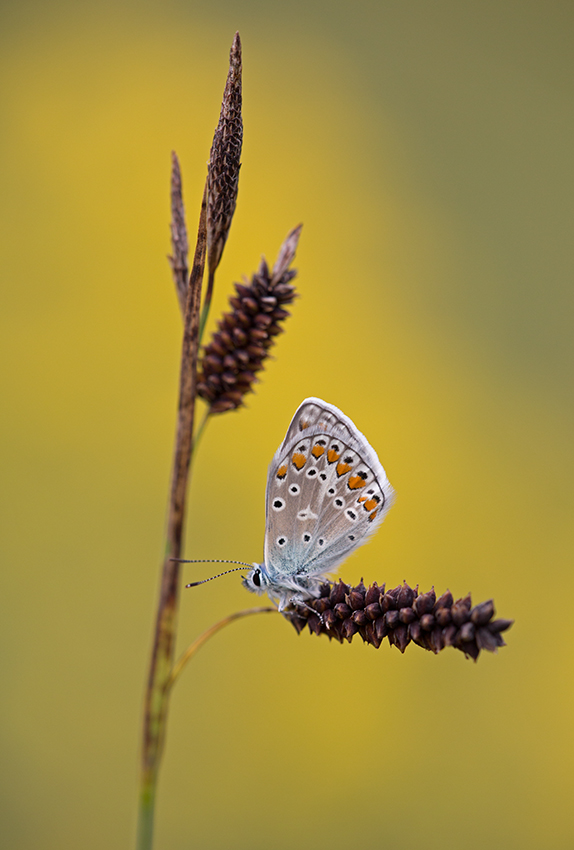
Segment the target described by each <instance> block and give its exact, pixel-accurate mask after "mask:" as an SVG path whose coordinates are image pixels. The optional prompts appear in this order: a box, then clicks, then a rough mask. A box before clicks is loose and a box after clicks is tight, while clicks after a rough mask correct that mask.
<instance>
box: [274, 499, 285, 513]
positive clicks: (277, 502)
mask: <svg viewBox="0 0 574 850" xmlns="http://www.w3.org/2000/svg"><path fill="white" fill-rule="evenodd" d="M284 507H285V500H284V499H273V510H274V511H282V510H283V508H284Z"/></svg>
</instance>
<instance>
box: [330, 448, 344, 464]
mask: <svg viewBox="0 0 574 850" xmlns="http://www.w3.org/2000/svg"><path fill="white" fill-rule="evenodd" d="M340 457H341V455H340V454H337V452H336V451H335V449H329V451H328V452H327V460H328V461H329V463H335V461H336V460H339V458H340Z"/></svg>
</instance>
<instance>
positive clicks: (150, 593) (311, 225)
mask: <svg viewBox="0 0 574 850" xmlns="http://www.w3.org/2000/svg"><path fill="white" fill-rule="evenodd" d="M0 18H1V26H0V65H1V83H0V86H1V99H2V116H3V119H2V125H3V126H2V133H1V142H0V172H1V178H0V179H1V183H2V201H3V203H2V212H1V215H2V224H1V229H2V240H1V242H2V248H1V252H2V254H1V270H2V277H3V286H2V292H3V295H2V301H3V307H2V316H1V321H2V328H1V330H0V346H1V349H2V363H3V367H4V368H3V377H2V389H1V393H2V405H3V408H4V412H3V417H2V425H1V428H2V435H1V447H2V456H3V459H2V470H3V475H2V478H3V497H2V498H3V503H2V511H1V515H2V526H3V531H2V543H1V545H2V563H3V580H2V583H3V591H2V603H1V604H2V608H3V615H2V625H1V628H2V633H3V634H2V640H1V646H2V655H3V662H2V663H3V686H2V700H1V703H2V708H1V711H2V739H3V744H2V749H3V752H2V756H1V763H2V777H1V783H2V788H3V791H2V807H3V815H2V824H3V826H2V832H3V835H4V837H3V840H2V844H3V846H4V847H6V848H10V850H32V848H42V850H68V848H69V850H75V848H79V847H81V848H82V850H96V848H102V847H105V848H107V850H115V848H126V847H131V846H133V840H134V825H135V804H136V782H137V762H138V749H139V731H140V720H141V700H142V694H143V684H144V677H145V671H146V666H147V663H148V654H149V649H150V639H151V629H152V621H153V616H154V610H155V604H156V592H157V584H158V568H159V563H160V560H161V554H162V547H163V527H164V517H165V505H166V493H167V486H168V476H169V467H170V462H171V452H172V443H173V431H174V421H175V404H176V390H177V371H178V358H179V346H180V339H179V336H180V328H181V323H180V317H179V315H178V307H177V302H176V298H175V295H174V292H173V286H172V282H171V278H170V272H169V268H168V264H167V262H166V259H165V255H166V254H167V253H168V251H169V231H168V222H169V168H170V151H171V150H172V149H175V150H176V151H177V152H178V154H179V156H180V159H181V163H182V169H183V180H184V193H185V200H186V205H187V210H188V218H189V224H190V229H191V230H192V231H194V230H195V227H196V221H197V215H198V207H199V201H200V197H201V190H202V184H203V180H204V176H205V162H206V160H207V157H208V153H209V147H210V143H211V136H212V132H213V129H214V127H215V125H216V123H217V117H218V112H219V104H220V99H221V94H222V91H223V85H224V81H225V75H226V72H227V62H228V51H229V47H230V44H231V40H232V37H233V33H234V32H235V30H236V29H239V30H240V33H241V36H242V40H243V49H244V120H245V143H244V152H243V167H242V171H241V182H240V189H239V202H238V208H237V213H236V217H235V221H234V224H233V227H232V230H231V235H230V238H229V242H228V246H227V249H226V253H225V255H224V259H223V263H222V266H221V268H220V274H219V277H218V283H217V286H218V289H217V293H216V301H215V308H214V310H213V313H212V322H213V321H215V318H216V317H217V314H218V313H219V312H220V310H221V309H222V308H223V307H224V306H225V304H226V300H227V296H228V294H229V290H230V286H231V283H232V281H233V280H238V279H240V276H241V275H242V274H250V273H251V272H252V271H253V270H254V269H255V268H256V266H257V264H258V262H259V257H260V255H261V253H265V255H266V256H267V257H268V258H269V259H270V260H273V259H274V258H275V255H276V252H277V249H278V247H279V245H280V243H281V241H282V239H283V237H284V236H285V234H286V233H287V231H288V230H289V229H290V228H291V227H293V226H294V225H295V224H297V223H298V222H299V221H303V222H304V230H303V235H302V239H301V243H300V249H299V252H298V255H297V259H296V263H295V265H296V266H297V268H298V269H299V278H298V286H299V292H300V295H301V297H300V299H299V300H298V302H297V303H296V305H295V307H294V309H293V316H292V318H291V319H290V320H289V322H288V326H287V333H286V334H285V335H284V336H283V337H281V338H280V340H279V344H278V346H277V348H276V349H275V354H276V360H275V361H274V362H272V363H271V364H270V365H269V367H268V368H267V370H266V372H265V373H264V376H263V382H262V383H261V385H260V386H259V388H258V390H257V393H256V395H254V396H251V397H250V399H249V406H248V409H244V410H242V411H241V412H240V413H238V414H228V415H224V416H222V417H220V418H219V419H217V421H215V422H213V423H212V425H211V427H210V428H209V429H208V432H207V433H206V436H205V438H204V441H203V444H202V446H201V452H200V456H199V458H198V462H197V465H196V469H195V478H194V482H193V487H192V494H191V498H190V510H191V513H190V520H189V528H188V535H187V546H186V554H187V555H188V556H189V557H207V558H209V557H211V558H218V557H219V558H239V559H242V560H243V559H247V560H258V559H260V558H261V556H262V543H263V504H264V487H265V477H266V469H267V464H268V462H269V460H270V458H271V457H272V455H273V452H274V451H275V449H276V447H277V445H278V444H279V442H280V441H281V439H282V438H283V435H284V432H285V429H286V427H287V425H288V422H289V420H290V417H291V415H292V413H293V412H294V410H295V408H296V406H297V405H298V404H299V402H300V401H301V400H302V399H303V398H304V397H305V396H307V395H318V396H321V397H323V398H325V399H326V400H327V401H330V402H332V403H333V404H336V405H337V406H339V407H341V408H342V409H343V410H344V411H345V412H346V413H347V414H348V415H349V416H351V417H352V418H353V419H354V420H355V422H356V424H357V426H358V427H359V428H360V429H361V430H362V431H363V432H364V433H365V434H366V436H367V437H368V439H369V440H370V442H371V443H372V444H373V446H374V447H375V449H376V450H377V452H378V454H379V456H380V458H381V461H382V463H383V464H384V466H385V468H386V470H387V472H388V475H389V478H390V480H391V482H392V484H393V485H394V487H395V489H396V491H397V502H396V505H395V507H394V508H393V510H392V511H391V513H390V514H389V516H388V518H387V520H386V522H385V524H384V526H383V527H382V529H381V530H380V532H379V534H378V535H377V537H376V538H375V539H374V540H373V541H372V543H370V544H369V546H367V547H365V548H363V549H362V550H361V551H360V552H359V553H357V554H356V555H355V556H354V557H352V558H351V559H350V560H349V561H348V563H347V564H345V565H344V567H343V568H342V570H341V575H342V576H343V578H345V579H346V580H349V581H358V579H359V578H360V577H361V576H364V577H365V580H366V581H374V580H377V581H379V582H383V581H386V582H387V583H388V584H390V585H391V586H394V585H396V584H398V583H399V582H401V581H402V580H403V579H406V580H407V581H408V582H409V583H411V584H413V585H414V584H416V583H417V582H420V584H421V587H422V589H424V590H426V589H428V588H429V587H430V586H431V585H432V584H434V585H435V587H436V589H437V591H438V592H441V593H442V591H443V590H445V588H446V587H449V588H450V589H451V590H452V592H453V593H454V594H455V596H462V595H464V594H465V593H466V592H467V591H469V590H471V591H472V593H473V598H474V600H475V601H476V602H479V601H482V600H484V599H488V598H490V597H494V600H495V604H496V607H497V612H498V614H499V615H500V616H503V617H514V618H516V624H515V626H514V627H513V628H512V630H511V631H510V632H509V633H508V637H507V640H508V644H509V645H508V647H507V648H504V649H503V650H501V651H500V653H499V654H498V655H497V656H485V655H483V656H482V657H481V658H480V659H479V662H478V664H476V665H475V664H473V663H472V662H470V661H466V660H465V658H464V657H463V655H462V654H460V653H458V652H455V651H444V652H443V653H441V654H440V655H439V656H437V657H434V656H432V655H431V654H430V653H425V652H423V651H422V650H421V649H419V648H417V647H414V646H410V647H409V648H408V650H407V652H406V654H405V655H404V656H401V655H400V654H399V653H398V651H397V650H396V649H392V650H391V649H390V648H389V647H388V645H387V644H386V643H385V644H384V645H383V646H382V647H381V649H380V650H379V651H378V652H375V651H374V650H373V649H372V648H371V647H367V646H364V645H362V644H361V643H360V641H359V640H358V639H356V641H355V642H354V643H353V644H352V645H351V646H348V645H344V646H339V645H334V644H333V645H331V644H329V643H328V641H327V640H325V639H317V638H314V637H311V636H310V635H308V634H303V635H301V637H299V638H297V636H296V634H295V632H294V630H293V629H292V627H291V626H290V625H289V624H287V623H285V622H284V621H283V620H282V619H281V618H279V617H270V618H253V619H251V620H246V621H244V622H240V623H238V624H235V625H233V626H231V627H230V628H229V629H228V630H227V631H224V632H223V633H221V634H220V635H218V636H217V637H216V638H214V640H213V641H212V642H211V643H210V644H209V645H208V646H207V647H206V648H205V649H204V650H203V651H202V653H201V654H200V655H199V656H198V657H197V659H196V660H195V661H194V662H193V663H192V665H191V666H190V668H189V669H188V670H187V671H186V673H185V676H184V677H183V680H182V681H181V683H180V684H179V685H178V687H177V690H176V692H175V694H174V699H173V702H172V712H171V717H170V724H169V731H168V743H167V750H166V754H165V761H164V765H163V772H162V777H161V784H160V796H159V804H158V814H157V848H158V850H187V849H188V848H196V847H197V848H202V850H219V848H250V850H258V849H259V848H261V849H262V848H269V847H272V848H278V850H283V848H291V847H292V846H296V847H299V848H321V847H330V848H334V850H339V848H341V850H342V848H348V847H351V846H358V845H360V846H368V847H393V848H395V850H411V848H414V847H418V846H424V847H425V848H426V850H438V848H441V850H450V848H452V850H458V848H461V847H464V848H466V850H475V848H476V850H478V848H481V849H482V848H484V847H492V848H494V847H505V848H520V850H527V849H529V848H546V850H566V848H571V847H572V846H574V825H573V815H572V795H573V792H574V783H573V769H572V755H573V743H574V734H573V731H572V717H573V708H574V706H573V702H574V700H573V697H574V686H573V680H572V671H573V664H572V641H571V635H570V629H569V619H568V617H569V609H568V605H569V603H570V599H571V598H572V593H573V591H574V582H573V570H572V560H573V559H572V555H573V536H572V519H571V517H572V507H573V501H574V496H573V492H574V491H573V487H572V478H573V474H574V464H573V460H574V458H573V454H574V452H573V441H572V433H573V432H572V420H573V413H574V400H573V393H572V388H573V382H572V354H573V352H572V318H573V312H572V307H573V290H572V272H573V267H574V262H573V259H574V257H573V240H572V235H571V231H572V211H573V210H572V207H573V198H574V166H573V163H572V148H573V130H574V115H573V111H572V102H573V95H574V91H573V89H574V68H573V65H574V62H573V57H572V38H573V35H574V32H573V31H574V26H573V24H574V10H573V8H572V5H571V4H570V3H565V2H554V0H550V2H544V3H542V2H529V1H528V0H523V1H522V2H510V0H506V2H502V3H501V2H497V0H472V2H468V3H460V2H455V1H454V0H438V2H434V3H427V2H424V0H403V2H400V0H393V1H392V2H390V0H381V1H380V2H369V0H355V2H352V3H351V2H348V0H347V2H342V0H336V2H333V0H330V2H327V0H307V2H300V0H294V1H293V0H292V2H290V3H288V4H280V3H264V2H261V0H246V2H230V0H209V2H208V1H207V0H197V2H182V0H167V2H166V0H163V2H159V1H158V0H148V2H145V3H143V2H140V3H135V2H127V0H119V2H110V0H104V2H99V3H95V2H76V3H72V2H69V0H68V2H66V0H55V2H51V3H42V2H33V0H19V2H15V0H12V2H4V3H3V4H2V6H1V9H0ZM246 457H248V458H249V461H250V463H249V464H246V463H245V462H244V459H245V458H246ZM222 503H223V505H224V509H223V510H222V507H221V506H222ZM210 574H211V573H210V567H209V566H207V565H206V566H205V567H203V566H201V565H197V566H194V567H191V566H190V567H187V568H186V569H185V572H184V577H185V578H186V579H187V580H193V579H194V578H199V577H203V576H206V575H210ZM254 601H255V599H254V597H252V596H250V595H249V594H247V593H246V592H245V591H244V590H243V589H242V588H241V582H240V578H238V576H237V574H236V575H234V576H229V577H227V578H226V579H222V580H221V581H219V582H217V583H213V584H210V585H206V586H205V587H202V588H198V589H197V590H194V591H186V592H184V593H183V595H182V605H181V616H180V630H179V648H180V649H183V648H184V647H185V646H186V645H187V644H188V643H189V642H190V641H191V640H192V639H193V638H194V637H195V636H196V635H197V634H198V633H199V632H200V631H201V630H202V629H203V628H205V627H207V626H208V625H210V624H211V623H212V622H213V621H214V620H216V619H218V618H219V617H220V616H223V615H224V614H226V613H229V612H231V611H234V610H238V609H240V608H242V607H247V606H250V605H252V604H253V603H254Z"/></svg>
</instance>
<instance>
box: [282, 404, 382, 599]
mask: <svg viewBox="0 0 574 850" xmlns="http://www.w3.org/2000/svg"><path fill="white" fill-rule="evenodd" d="M392 501H393V489H392V487H391V485H390V483H389V480H388V478H387V476H386V473H385V470H384V469H383V467H382V465H381V463H380V461H379V459H378V457H377V455H376V453H375V451H374V449H373V448H372V447H371V446H370V445H369V443H368V442H367V440H366V438H365V437H364V436H363V434H361V432H360V431H359V430H358V429H357V428H356V427H355V425H354V424H353V422H352V421H351V420H350V419H349V417H348V416H345V414H344V413H342V412H341V411H340V410H339V409H338V408H336V407H334V406H333V405H332V404H328V403H327V402H325V401H322V400H321V399H319V398H308V399H305V401H304V402H303V403H302V404H301V405H300V406H299V407H298V408H297V410H296V412H295V415H294V416H293V419H292V420H291V424H290V425H289V428H288V430H287V434H286V436H285V439H284V440H283V442H282V444H281V446H280V447H279V449H278V450H277V452H276V453H275V456H274V458H273V460H272V461H271V465H270V467H269V473H268V478H267V492H266V517H267V525H266V530H265V564H266V567H267V569H268V571H269V574H270V576H271V578H272V580H273V581H274V583H275V584H278V585H281V584H284V585H285V586H289V585H291V584H292V582H293V581H295V582H296V581H297V578H299V579H304V578H305V577H313V576H322V575H325V574H326V573H329V572H331V571H333V570H334V569H335V568H336V567H337V566H338V565H339V564H340V563H341V562H342V561H343V560H344V559H345V558H346V557H347V556H348V555H349V554H350V553H351V552H353V551H354V550H355V549H356V548H357V547H358V546H361V545H362V544H363V543H365V542H366V540H367V539H368V538H369V537H370V536H371V534H372V533H373V532H374V531H375V530H376V529H377V528H378V526H379V525H380V524H381V522H382V521H383V519H384V517H385V515H386V513H387V511H388V510H389V508H390V507H391V504H392Z"/></svg>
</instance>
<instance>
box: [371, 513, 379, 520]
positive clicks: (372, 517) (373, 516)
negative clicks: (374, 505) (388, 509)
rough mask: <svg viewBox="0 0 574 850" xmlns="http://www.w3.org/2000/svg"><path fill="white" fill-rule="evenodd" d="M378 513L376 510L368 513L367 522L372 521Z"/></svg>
mask: <svg viewBox="0 0 574 850" xmlns="http://www.w3.org/2000/svg"><path fill="white" fill-rule="evenodd" d="M378 513H379V512H378V511H373V513H372V514H369V522H372V521H373V520H374V518H375V517H376V515H377V514H378Z"/></svg>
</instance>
